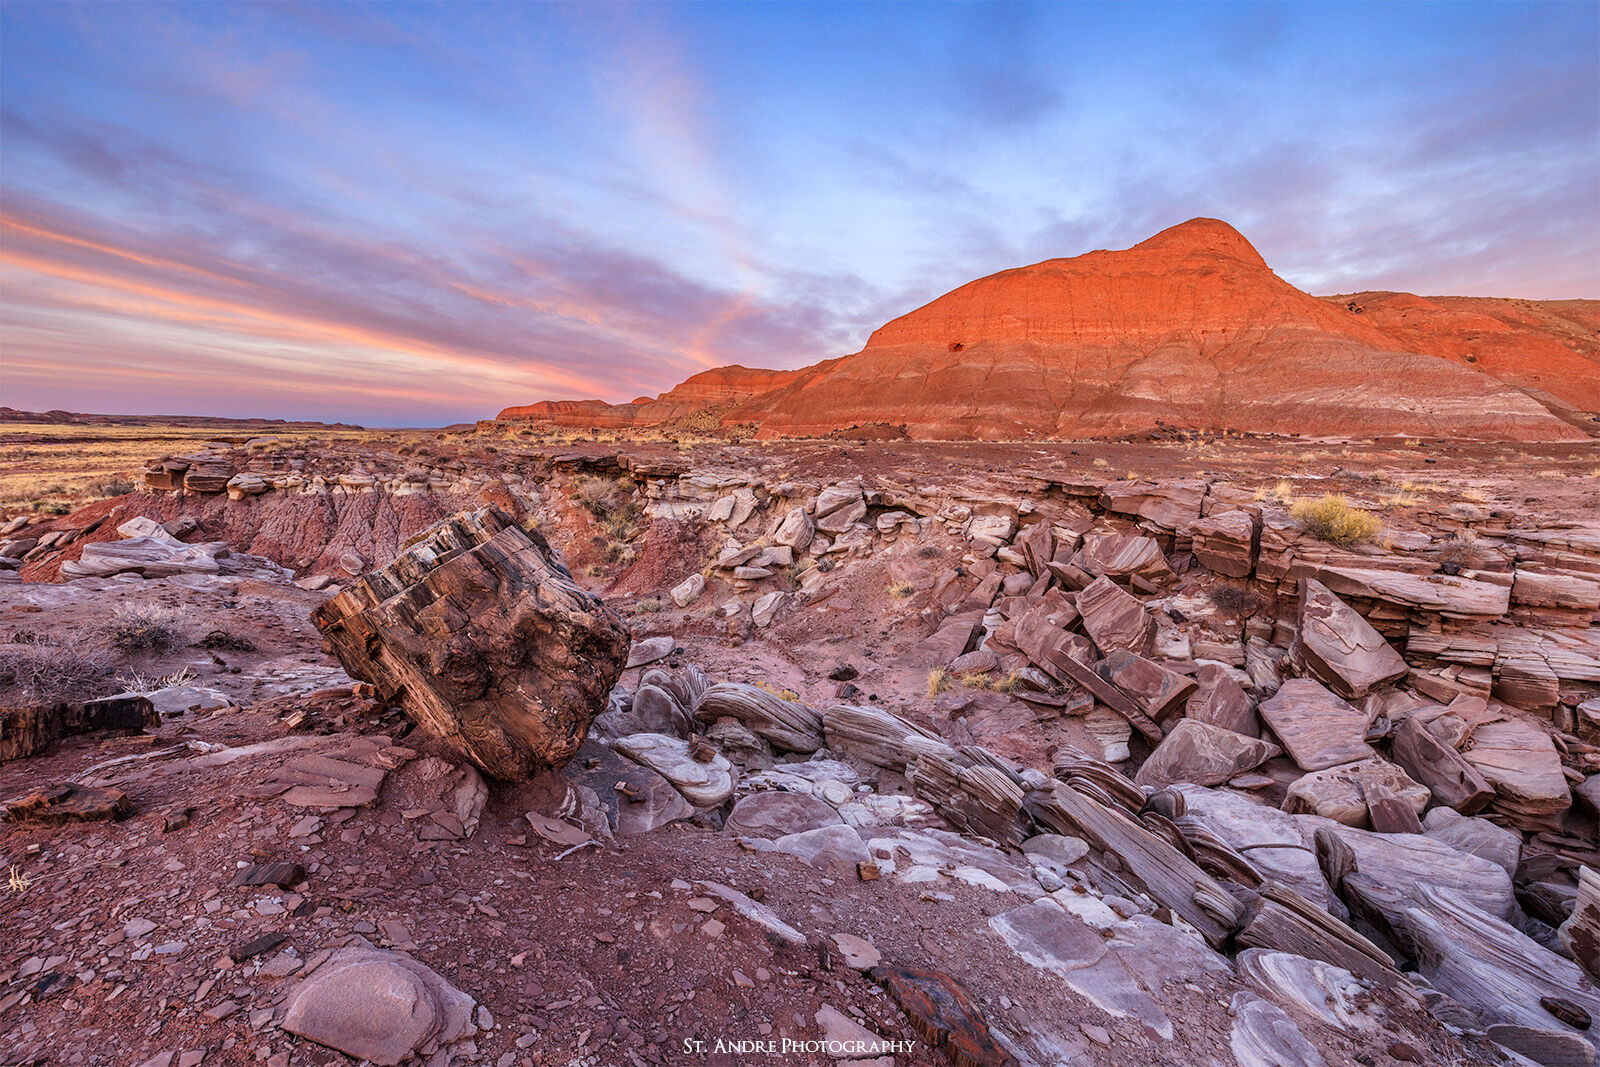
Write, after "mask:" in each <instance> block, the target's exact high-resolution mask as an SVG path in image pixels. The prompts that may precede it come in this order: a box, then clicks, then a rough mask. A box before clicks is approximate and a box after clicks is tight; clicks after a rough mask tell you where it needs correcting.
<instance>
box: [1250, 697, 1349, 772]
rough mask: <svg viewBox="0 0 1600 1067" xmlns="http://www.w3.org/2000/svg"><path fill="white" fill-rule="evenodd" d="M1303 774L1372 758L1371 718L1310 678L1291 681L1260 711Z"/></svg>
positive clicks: (1262, 706) (1265, 703)
mask: <svg viewBox="0 0 1600 1067" xmlns="http://www.w3.org/2000/svg"><path fill="white" fill-rule="evenodd" d="M1257 710H1259V711H1260V713H1261V717H1262V718H1263V719H1265V720H1266V723H1267V725H1268V726H1270V727H1272V732H1273V733H1275V734H1277V735H1278V738H1279V739H1280V740H1281V741H1282V742H1283V746H1284V747H1285V748H1287V749H1288V750H1289V755H1290V756H1292V757H1294V761H1295V763H1297V764H1298V765H1299V766H1300V769H1301V770H1303V771H1320V770H1322V769H1324V768H1326V767H1335V766H1338V765H1339V764H1341V763H1353V762H1355V761H1356V760H1360V759H1368V758H1370V757H1372V756H1373V755H1374V754H1375V753H1374V752H1373V751H1372V746H1370V745H1368V744H1367V742H1366V740H1365V738H1366V733H1367V716H1366V713H1365V712H1362V711H1359V710H1357V709H1356V708H1353V707H1351V706H1350V705H1349V704H1347V703H1345V702H1344V701H1343V700H1340V699H1339V698H1338V697H1337V696H1335V695H1334V694H1332V693H1330V692H1328V690H1326V689H1324V688H1323V687H1322V686H1321V685H1319V684H1317V683H1316V682H1315V681H1313V680H1311V679H1310V678H1291V679H1289V680H1288V681H1286V682H1284V683H1283V685H1281V686H1279V687H1278V692H1277V694H1276V695H1275V696H1273V698H1272V699H1271V700H1267V701H1263V702H1262V704H1261V706H1260V708H1259V709H1257Z"/></svg>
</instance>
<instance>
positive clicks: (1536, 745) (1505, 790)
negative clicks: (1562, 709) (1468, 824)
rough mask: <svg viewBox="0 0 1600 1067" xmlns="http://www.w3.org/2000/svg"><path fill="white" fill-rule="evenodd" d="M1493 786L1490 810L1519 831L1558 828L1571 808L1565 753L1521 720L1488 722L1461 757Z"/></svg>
mask: <svg viewBox="0 0 1600 1067" xmlns="http://www.w3.org/2000/svg"><path fill="white" fill-rule="evenodd" d="M1462 755H1463V757H1465V759H1466V761H1467V762H1468V763H1470V764H1472V766H1473V768H1474V769H1475V770H1477V772H1478V773H1479V774H1481V775H1483V777H1484V779H1485V780H1487V781H1488V782H1489V784H1490V785H1492V786H1493V787H1494V792H1495V798H1494V800H1493V801H1492V802H1491V803H1490V805H1489V808H1490V810H1491V811H1493V812H1495V813H1496V814H1498V815H1500V816H1501V817H1502V818H1503V819H1504V820H1505V822H1506V823H1507V824H1508V825H1510V826H1512V827H1514V828H1516V829H1518V830H1559V829H1560V828H1561V816H1562V815H1563V814H1564V813H1565V812H1566V810H1567V809H1568V808H1569V807H1571V806H1572V790H1571V788H1570V786H1568V784H1567V777H1566V774H1565V773H1564V772H1563V770H1562V766H1561V754H1560V753H1558V752H1557V751H1556V747H1555V743H1554V742H1553V741H1551V740H1550V735H1549V733H1547V732H1546V731H1545V730H1543V729H1541V728H1539V727H1537V726H1535V725H1533V724H1532V723H1529V722H1524V721H1522V720H1520V719H1505V720H1502V721H1500V722H1489V723H1484V724H1483V725H1482V726H1479V727H1478V728H1477V729H1476V730H1474V731H1473V732H1472V736H1471V739H1470V740H1469V741H1468V742H1467V748H1466V750H1465V751H1464V752H1463V753H1462Z"/></svg>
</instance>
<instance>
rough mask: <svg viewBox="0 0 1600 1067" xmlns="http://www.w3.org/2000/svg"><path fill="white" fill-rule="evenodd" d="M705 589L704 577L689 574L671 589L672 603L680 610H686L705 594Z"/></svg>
mask: <svg viewBox="0 0 1600 1067" xmlns="http://www.w3.org/2000/svg"><path fill="white" fill-rule="evenodd" d="M705 588H706V580H705V577H704V576H703V575H700V574H691V575H689V577H687V578H685V579H684V580H683V581H681V582H679V583H678V584H677V585H675V586H673V587H672V594H671V595H672V602H673V603H674V604H676V605H678V607H680V608H686V607H688V606H689V605H690V604H693V603H694V602H695V601H696V600H697V599H699V596H700V594H701V593H703V592H705Z"/></svg>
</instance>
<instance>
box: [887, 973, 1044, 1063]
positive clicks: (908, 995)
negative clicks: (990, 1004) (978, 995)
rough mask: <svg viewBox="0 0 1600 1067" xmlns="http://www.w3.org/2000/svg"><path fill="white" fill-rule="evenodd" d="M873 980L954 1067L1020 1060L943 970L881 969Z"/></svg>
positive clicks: (968, 997)
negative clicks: (995, 1034) (1004, 1044)
mask: <svg viewBox="0 0 1600 1067" xmlns="http://www.w3.org/2000/svg"><path fill="white" fill-rule="evenodd" d="M872 977H873V979H874V980H876V981H877V982H878V983H879V984H881V985H882V986H883V987H884V989H886V990H888V992H889V996H890V997H892V998H893V999H894V1002H895V1003H896V1004H898V1005H900V1008H901V1010H902V1011H904V1012H905V1013H906V1014H907V1015H909V1016H910V1017H911V1025H912V1026H914V1027H916V1030H917V1033H919V1034H921V1035H922V1039H923V1040H924V1041H926V1042H927V1043H928V1044H930V1045H933V1046H935V1047H937V1048H939V1049H940V1050H941V1051H943V1052H944V1054H945V1055H946V1056H947V1057H948V1058H949V1060H950V1062H951V1063H953V1064H955V1065H956V1067H1011V1065H1012V1064H1015V1063H1016V1060H1015V1059H1014V1058H1013V1057H1012V1056H1011V1054H1010V1053H1009V1052H1007V1051H1006V1049H1005V1046H1003V1045H1001V1044H1000V1042H998V1041H996V1040H995V1037H994V1035H993V1034H991V1033H990V1032H989V1026H988V1024H987V1023H985V1022H984V1021H983V1015H982V1013H981V1012H980V1011H979V1009H978V1005H977V1002H976V1001H974V1000H973V999H972V994H970V993H968V992H967V991H966V989H965V988H964V987H963V986H962V985H961V984H960V983H959V982H957V981H956V980H955V979H954V978H951V977H950V976H949V975H948V974H945V973H944V972H943V971H923V970H916V969H914V968H911V967H896V966H891V965H889V964H882V965H880V966H878V967H874V968H873V969H872Z"/></svg>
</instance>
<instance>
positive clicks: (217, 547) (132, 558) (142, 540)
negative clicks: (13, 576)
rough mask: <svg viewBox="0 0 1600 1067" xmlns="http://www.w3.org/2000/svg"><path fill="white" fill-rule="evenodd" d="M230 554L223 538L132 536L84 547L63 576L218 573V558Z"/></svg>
mask: <svg viewBox="0 0 1600 1067" xmlns="http://www.w3.org/2000/svg"><path fill="white" fill-rule="evenodd" d="M227 555H228V546H227V544H225V543H224V542H222V541H212V542H208V543H206V544H199V545H189V544H184V543H183V542H182V541H174V540H173V539H172V538H171V537H168V536H165V535H163V536H161V537H130V538H128V539H127V540H125V541H96V542H93V543H91V544H87V545H84V546H83V552H82V553H81V554H80V555H79V557H78V558H77V559H75V560H68V561H67V562H65V563H63V564H62V565H61V576H62V577H63V578H65V579H67V580H69V581H70V580H72V579H74V578H109V577H111V576H112V575H114V574H127V573H133V574H138V575H141V576H143V577H145V578H169V577H171V576H172V575H174V574H217V573H220V572H221V570H222V565H221V564H220V563H219V562H218V560H220V559H223V558H224V557H226V556H227Z"/></svg>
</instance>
